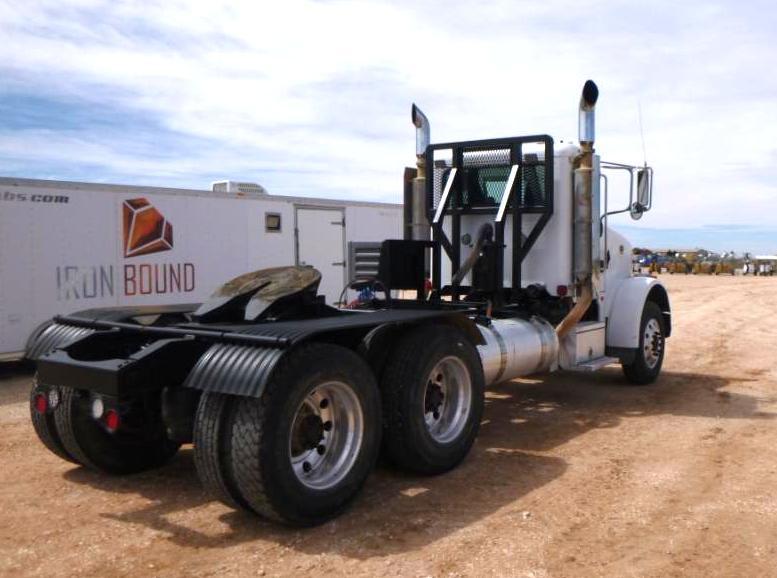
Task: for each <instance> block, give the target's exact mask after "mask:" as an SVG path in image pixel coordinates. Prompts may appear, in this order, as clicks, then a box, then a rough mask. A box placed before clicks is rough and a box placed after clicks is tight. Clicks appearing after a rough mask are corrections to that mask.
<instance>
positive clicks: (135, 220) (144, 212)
mask: <svg viewBox="0 0 777 578" xmlns="http://www.w3.org/2000/svg"><path fill="white" fill-rule="evenodd" d="M121 217H122V225H123V228H122V236H121V240H122V242H123V247H122V249H123V252H124V258H125V259H130V258H133V259H132V260H131V261H129V262H124V263H123V264H120V263H116V262H113V263H110V262H104V263H100V264H94V265H81V264H79V265H59V266H57V267H56V271H55V275H56V287H57V299H58V300H60V301H75V300H81V299H112V298H115V297H116V296H120V297H135V296H142V295H156V296H159V295H175V294H183V293H191V292H193V291H194V290H195V288H196V269H195V267H194V263H191V262H188V261H160V260H158V259H151V261H150V262H147V261H145V260H140V259H134V257H139V256H140V255H151V254H153V253H161V252H164V251H170V250H171V249H172V248H173V225H172V224H171V223H170V221H168V220H167V219H166V218H165V216H164V215H163V214H162V213H161V212H160V211H159V210H158V209H157V208H156V207H154V205H152V204H151V202H149V200H148V199H146V198H145V197H136V198H134V199H126V200H124V201H123V202H122V203H121ZM114 247H115V246H114ZM119 254H121V253H119ZM114 255H116V254H115V253H114ZM116 256H117V257H118V255H116Z"/></svg>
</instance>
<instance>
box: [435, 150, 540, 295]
mask: <svg viewBox="0 0 777 578" xmlns="http://www.w3.org/2000/svg"><path fill="white" fill-rule="evenodd" d="M426 166H427V167H428V169H427V170H429V171H430V173H429V177H428V178H427V179H426V199H427V214H428V215H429V218H430V225H431V227H432V238H433V240H434V241H435V244H434V259H433V267H434V270H433V275H432V278H433V283H434V289H435V291H438V292H439V291H440V289H441V287H440V279H441V257H442V250H444V251H445V253H446V255H447V256H448V258H449V259H450V261H451V270H452V271H457V270H458V269H459V267H460V266H461V239H460V237H461V217H462V215H473V214H486V215H493V217H494V222H493V227H494V244H493V249H492V250H493V255H491V262H492V263H493V271H492V279H493V283H492V285H493V292H494V294H495V295H501V294H502V289H503V284H504V248H505V238H504V236H505V222H506V217H507V216H508V215H511V216H512V223H513V226H512V240H511V244H512V247H513V251H512V256H513V263H512V288H513V291H512V294H513V295H515V293H516V292H517V291H518V290H520V288H521V263H522V262H523V260H524V258H525V257H526V255H527V254H528V253H529V251H530V250H531V248H532V246H533V245H534V243H535V241H536V240H537V238H538V237H539V235H540V233H541V232H542V230H543V229H544V228H545V225H546V224H547V222H548V220H549V219H550V217H551V215H552V214H553V138H552V137H550V136H548V135H533V136H524V137H512V138H501V139H488V140H476V141H465V142H456V143H442V144H433V145H429V147H427V149H426ZM526 214H537V215H539V218H538V219H537V220H536V222H535V223H534V225H533V227H532V229H531V231H530V232H529V234H528V235H526V236H524V235H523V234H522V230H523V216H524V215H526ZM446 216H447V217H450V218H451V224H450V232H451V238H452V239H453V241H451V238H449V237H448V235H447V234H446V233H445V229H444V227H443V224H444V223H443V221H444V219H445V217H446ZM451 298H452V299H453V301H458V300H459V298H460V295H459V288H458V287H456V286H454V287H452V288H451Z"/></svg>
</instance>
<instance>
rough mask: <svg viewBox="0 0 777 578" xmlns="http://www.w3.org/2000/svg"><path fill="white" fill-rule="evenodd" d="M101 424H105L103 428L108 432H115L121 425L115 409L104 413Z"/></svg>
mask: <svg viewBox="0 0 777 578" xmlns="http://www.w3.org/2000/svg"><path fill="white" fill-rule="evenodd" d="M103 422H104V423H105V427H106V428H108V431H109V432H111V433H113V432H115V431H116V430H117V429H119V426H120V425H121V419H120V418H119V412H117V411H116V410H115V409H109V410H108V411H106V412H105V418H104V419H103Z"/></svg>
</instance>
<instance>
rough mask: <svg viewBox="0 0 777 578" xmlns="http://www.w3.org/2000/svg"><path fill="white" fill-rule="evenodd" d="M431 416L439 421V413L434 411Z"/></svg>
mask: <svg viewBox="0 0 777 578" xmlns="http://www.w3.org/2000/svg"><path fill="white" fill-rule="evenodd" d="M432 416H433V417H434V419H440V412H439V411H435V412H434V413H432Z"/></svg>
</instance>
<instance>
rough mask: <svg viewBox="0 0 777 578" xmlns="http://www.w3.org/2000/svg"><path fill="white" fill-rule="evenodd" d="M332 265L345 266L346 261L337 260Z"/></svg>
mask: <svg viewBox="0 0 777 578" xmlns="http://www.w3.org/2000/svg"><path fill="white" fill-rule="evenodd" d="M332 265H334V266H335V267H345V261H335V262H334V263H332Z"/></svg>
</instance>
